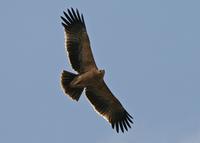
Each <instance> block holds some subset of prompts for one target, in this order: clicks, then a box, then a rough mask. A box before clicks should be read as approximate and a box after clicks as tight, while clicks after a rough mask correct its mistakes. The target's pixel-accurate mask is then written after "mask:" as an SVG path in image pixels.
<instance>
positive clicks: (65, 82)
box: [61, 70, 84, 101]
mask: <svg viewBox="0 0 200 143" xmlns="http://www.w3.org/2000/svg"><path fill="white" fill-rule="evenodd" d="M76 76H77V75H76V74H73V73H71V72H68V71H65V70H63V72H62V73H61V86H62V88H63V90H64V92H65V93H66V94H68V95H69V96H70V97H71V98H72V99H73V100H76V101H78V100H79V98H80V96H81V93H82V92H83V89H84V88H74V87H71V86H70V83H71V81H72V80H73V79H74V78H75V77H76Z"/></svg>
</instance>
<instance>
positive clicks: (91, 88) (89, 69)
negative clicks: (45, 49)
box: [61, 8, 133, 132]
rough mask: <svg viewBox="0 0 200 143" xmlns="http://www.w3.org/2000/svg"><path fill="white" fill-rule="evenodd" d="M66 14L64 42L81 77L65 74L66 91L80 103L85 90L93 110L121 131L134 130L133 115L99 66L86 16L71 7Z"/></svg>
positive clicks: (62, 82)
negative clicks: (109, 84)
mask: <svg viewBox="0 0 200 143" xmlns="http://www.w3.org/2000/svg"><path fill="white" fill-rule="evenodd" d="M67 11H68V12H67V13H66V12H64V15H65V17H62V16H61V19H62V20H63V22H62V25H63V26H64V29H65V43H66V46H65V47H66V49H67V51H68V57H69V60H70V62H71V65H72V67H73V69H74V70H75V71H77V72H78V74H73V73H70V72H68V71H63V72H62V74H61V85H62V88H63V91H64V92H65V93H66V94H67V95H69V97H71V99H73V100H76V101H78V100H79V98H80V96H81V94H82V92H83V90H84V89H85V92H86V96H87V98H88V100H89V101H90V103H91V104H92V105H93V107H94V109H95V110H96V111H97V112H98V113H99V114H101V115H102V116H103V117H104V118H105V119H106V120H107V121H109V122H110V124H111V125H112V128H113V129H114V128H116V131H117V132H119V129H121V131H122V132H124V130H126V131H128V128H131V125H130V123H133V122H132V116H131V115H130V114H129V113H128V112H127V111H126V110H125V109H124V107H123V106H122V104H121V103H120V102H119V100H118V99H117V98H116V97H115V96H114V95H113V94H112V92H111V91H110V89H109V88H108V87H107V85H106V83H105V82H104V80H103V77H104V74H105V71H104V70H99V69H98V68H97V66H96V63H95V60H94V57H93V54H92V50H91V47H90V41H89V37H88V34H87V30H86V26H85V22H84V18H83V15H82V14H81V15H80V14H79V11H78V10H77V9H76V11H75V10H74V9H73V8H71V10H70V9H68V10H67Z"/></svg>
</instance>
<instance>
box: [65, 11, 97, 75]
mask: <svg viewBox="0 0 200 143" xmlns="http://www.w3.org/2000/svg"><path fill="white" fill-rule="evenodd" d="M63 13H64V15H65V18H64V17H62V16H61V18H62V20H63V22H62V25H63V26H64V28H65V43H66V49H67V51H68V54H69V59H70V62H71V64H72V67H73V68H74V70H76V71H77V72H78V73H83V72H86V71H89V70H90V69H91V68H97V66H96V64H95V61H94V58H93V55H92V50H91V48H90V41H89V37H88V34H87V30H86V26H85V22H84V18H83V15H82V14H81V15H80V14H79V12H78V10H77V9H76V12H75V11H74V9H73V8H71V11H70V10H69V9H68V13H66V12H63Z"/></svg>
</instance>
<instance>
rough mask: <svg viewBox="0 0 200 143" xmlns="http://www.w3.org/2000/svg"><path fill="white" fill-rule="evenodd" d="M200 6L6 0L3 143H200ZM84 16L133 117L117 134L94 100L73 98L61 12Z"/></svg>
mask: <svg viewBox="0 0 200 143" xmlns="http://www.w3.org/2000/svg"><path fill="white" fill-rule="evenodd" d="M199 5H200V2H199V1H197V0H196V1H195V0H190V1H186V0H173V1H172V0H168V1H161V0H160V1H159V0H152V1H148V0H137V1H123V2H122V1H119V0H110V1H106V0H101V1H92V0H84V1H78V0H67V1H61V0H59V1H47V0H43V1H40V0H34V1H31V0H18V1H10V0H2V1H1V2H0V18H1V20H0V21H1V22H0V25H1V26H0V39H1V42H0V65H1V69H0V79H1V80H0V85H1V90H0V114H1V115H0V142H2V143H13V142H17V143H27V142H29V143H44V142H48V143H55V142H59V143H66V142H84V143H86V142H93V143H133V142H137V143H138V142H139V143H146V142H148V143H157V142H158V143H169V142H170V143H199V142H200V110H199V109H200V104H199V103H200V66H199V62H200V56H199V54H200V42H199V41H200V40H199V39H200V27H199V25H200V19H199V13H200V9H199ZM70 7H73V8H78V9H79V11H80V12H81V13H83V14H84V17H85V22H86V26H87V31H88V33H89V36H90V41H91V45H92V50H93V54H94V57H95V59H96V63H97V65H98V66H99V68H103V69H105V70H106V74H105V81H106V82H107V84H108V86H109V87H110V89H111V90H112V92H113V93H114V94H115V95H116V97H117V98H118V99H119V100H120V101H121V103H122V104H123V105H124V107H125V108H126V109H127V110H128V112H129V113H130V114H131V115H133V117H134V122H135V124H134V126H133V128H132V129H131V130H130V131H129V132H127V133H125V134H122V133H120V134H117V133H116V132H115V131H114V130H112V129H111V127H110V126H109V124H108V123H107V122H106V121H105V120H104V119H103V118H101V117H100V116H99V115H98V114H96V113H95V112H94V111H93V108H92V107H91V105H90V104H89V103H88V100H87V99H86V97H85V96H84V94H83V96H82V97H81V98H80V101H79V102H78V103H76V102H73V101H72V100H70V99H69V98H68V97H67V96H64V94H63V93H62V90H61V88H60V83H59V78H60V72H61V71H62V70H63V69H65V70H69V71H73V70H72V68H71V66H70V65H69V61H68V59H67V58H66V53H65V50H64V32H63V27H62V26H61V24H60V23H61V19H60V15H62V11H63V10H66V9H67V8H70Z"/></svg>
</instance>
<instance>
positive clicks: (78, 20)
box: [61, 7, 86, 28]
mask: <svg viewBox="0 0 200 143" xmlns="http://www.w3.org/2000/svg"><path fill="white" fill-rule="evenodd" d="M63 14H64V16H65V17H62V16H61V19H62V20H63V21H64V23H65V25H67V26H68V27H71V26H73V25H74V24H81V25H82V26H83V27H84V28H86V27H85V22H84V17H83V14H81V16H80V14H79V11H78V9H77V8H76V11H75V10H74V9H73V8H72V7H71V8H68V9H67V10H66V12H65V11H63Z"/></svg>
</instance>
